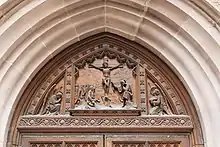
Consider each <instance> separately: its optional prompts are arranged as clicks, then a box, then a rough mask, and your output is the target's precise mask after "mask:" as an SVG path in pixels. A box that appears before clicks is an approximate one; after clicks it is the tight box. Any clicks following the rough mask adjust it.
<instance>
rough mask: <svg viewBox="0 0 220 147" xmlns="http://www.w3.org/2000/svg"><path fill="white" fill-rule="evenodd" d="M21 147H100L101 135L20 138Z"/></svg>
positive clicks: (101, 142) (101, 143) (101, 144)
mask: <svg viewBox="0 0 220 147" xmlns="http://www.w3.org/2000/svg"><path fill="white" fill-rule="evenodd" d="M22 138H23V139H22V147H102V146H103V136H102V135H69V136H67V135H66V134H65V135H57V136H56V135H52V136H48V135H46V136H44V135H40V134H39V135H35V136H32V135H31V136H29V135H27V136H24V137H22Z"/></svg>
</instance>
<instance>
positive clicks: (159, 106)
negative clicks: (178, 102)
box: [149, 87, 172, 115]
mask: <svg viewBox="0 0 220 147" xmlns="http://www.w3.org/2000/svg"><path fill="white" fill-rule="evenodd" d="M150 94H151V95H152V96H151V97H150V98H149V103H150V106H151V108H150V109H149V114H150V115H169V114H172V113H171V112H170V109H169V106H168V102H167V101H166V97H165V94H163V92H162V91H161V90H160V89H159V88H158V87H152V88H151V90H150Z"/></svg>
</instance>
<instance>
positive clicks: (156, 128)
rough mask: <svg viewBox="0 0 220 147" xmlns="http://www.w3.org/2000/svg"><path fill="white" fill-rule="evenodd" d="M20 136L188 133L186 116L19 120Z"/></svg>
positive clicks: (61, 117)
mask: <svg viewBox="0 0 220 147" xmlns="http://www.w3.org/2000/svg"><path fill="white" fill-rule="evenodd" d="M18 129H19V131H20V132H191V131H192V129H193V125H192V121H191V119H190V117H189V116H185V115H172V116H139V117H137V116H136V117H134V116H123V117H122V116H115V117H109V116H75V117H72V116H65V115H63V116H42V115H41V116H38V115H37V116H36V115H35V116H33V115H32V116H21V117H20V120H19V126H18Z"/></svg>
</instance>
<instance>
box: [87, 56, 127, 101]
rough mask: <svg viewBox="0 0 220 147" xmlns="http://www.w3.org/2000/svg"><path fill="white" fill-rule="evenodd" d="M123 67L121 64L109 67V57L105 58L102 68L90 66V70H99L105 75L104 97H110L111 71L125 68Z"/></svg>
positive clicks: (103, 81)
mask: <svg viewBox="0 0 220 147" xmlns="http://www.w3.org/2000/svg"><path fill="white" fill-rule="evenodd" d="M121 65H122V64H119V65H117V66H115V67H109V65H108V58H107V57H104V58H103V63H102V67H97V66H94V65H92V64H90V65H89V68H94V69H97V70H99V71H101V72H102V73H103V77H102V87H103V90H104V96H107V97H108V94H109V89H110V85H111V77H110V75H111V71H113V70H115V69H117V68H123V67H122V66H121Z"/></svg>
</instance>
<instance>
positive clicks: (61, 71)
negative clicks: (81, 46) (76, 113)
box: [27, 44, 186, 115]
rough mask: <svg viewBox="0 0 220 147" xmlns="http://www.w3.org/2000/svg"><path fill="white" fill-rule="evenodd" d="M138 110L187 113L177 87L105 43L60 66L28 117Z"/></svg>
mask: <svg viewBox="0 0 220 147" xmlns="http://www.w3.org/2000/svg"><path fill="white" fill-rule="evenodd" d="M74 109H75V110H84V109H85V110H87V109H88V110H90V109H91V110H94V109H95V110H99V109H100V110H101V109H102V110H103V109H109V110H112V109H122V110H123V109H138V110H140V111H141V112H142V114H144V115H173V114H185V113H186V112H185V110H184V107H183V106H182V104H181V101H180V100H179V98H178V95H176V93H175V91H174V90H173V89H172V88H171V87H170V85H169V83H168V82H166V79H164V77H163V76H161V75H160V74H159V72H158V71H157V69H154V68H153V67H152V66H151V65H150V64H149V65H148V64H147V63H144V61H141V59H139V58H137V57H136V56H135V55H132V54H130V53H127V52H125V51H124V50H121V49H120V48H118V47H117V46H112V45H109V44H101V45H98V46H94V48H92V49H90V50H87V51H86V52H85V51H84V52H83V53H81V54H77V55H75V56H74V57H72V58H71V59H68V61H66V62H65V63H64V64H62V65H61V66H60V67H58V68H57V69H56V70H55V71H54V72H53V73H52V74H51V75H50V76H49V77H48V79H47V80H46V81H45V82H44V83H43V84H42V86H41V87H40V88H39V89H38V90H37V91H36V93H35V95H34V99H33V100H32V102H31V104H30V106H29V108H28V110H27V115H36V114H40V115H60V114H68V113H69V110H74Z"/></svg>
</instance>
